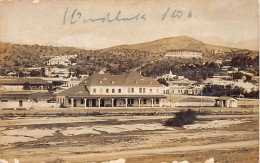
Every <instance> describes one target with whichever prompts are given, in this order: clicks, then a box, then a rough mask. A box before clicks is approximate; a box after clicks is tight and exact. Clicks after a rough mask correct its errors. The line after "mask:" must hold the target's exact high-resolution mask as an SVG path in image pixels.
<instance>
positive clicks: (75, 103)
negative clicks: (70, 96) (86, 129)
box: [73, 99, 77, 107]
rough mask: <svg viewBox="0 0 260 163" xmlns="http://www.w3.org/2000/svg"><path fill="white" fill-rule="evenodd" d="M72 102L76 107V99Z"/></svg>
mask: <svg viewBox="0 0 260 163" xmlns="http://www.w3.org/2000/svg"><path fill="white" fill-rule="evenodd" d="M73 104H74V107H77V100H76V99H74V100H73Z"/></svg>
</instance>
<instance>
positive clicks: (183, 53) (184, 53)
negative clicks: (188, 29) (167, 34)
mask: <svg viewBox="0 0 260 163" xmlns="http://www.w3.org/2000/svg"><path fill="white" fill-rule="evenodd" d="M165 56H166V57H180V58H193V57H194V58H202V52H201V51H197V50H186V49H181V50H179V49H177V50H168V51H167V52H166V54H165Z"/></svg>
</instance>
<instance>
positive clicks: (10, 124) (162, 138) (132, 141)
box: [0, 114, 259, 163]
mask: <svg viewBox="0 0 260 163" xmlns="http://www.w3.org/2000/svg"><path fill="white" fill-rule="evenodd" d="M171 117H172V116H87V117H7V118H3V119H2V120H1V123H0V159H4V160H7V161H9V162H13V160H14V159H18V160H19V161H20V162H105V161H110V160H118V159H120V158H121V159H123V160H125V161H123V162H152V163H153V162H154V163H155V162H168V163H172V162H173V161H185V160H187V161H189V162H204V161H206V160H207V159H210V158H214V160H215V162H237V160H239V162H258V147H259V143H258V138H259V134H258V124H259V121H258V119H259V116H258V114H249V115H205V116H199V117H198V118H199V121H197V122H196V123H195V124H193V125H187V126H184V127H183V128H176V127H166V126H164V125H163V122H164V121H165V120H166V119H168V118H171Z"/></svg>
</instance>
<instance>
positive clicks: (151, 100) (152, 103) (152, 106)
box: [151, 99, 153, 108]
mask: <svg viewBox="0 0 260 163" xmlns="http://www.w3.org/2000/svg"><path fill="white" fill-rule="evenodd" d="M151 101H152V108H153V99H151Z"/></svg>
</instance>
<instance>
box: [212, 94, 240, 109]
mask: <svg viewBox="0 0 260 163" xmlns="http://www.w3.org/2000/svg"><path fill="white" fill-rule="evenodd" d="M237 103H238V100H237V99H236V98H233V97H227V96H221V97H219V98H217V99H216V106H218V107H221V108H234V107H237Z"/></svg>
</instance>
